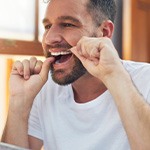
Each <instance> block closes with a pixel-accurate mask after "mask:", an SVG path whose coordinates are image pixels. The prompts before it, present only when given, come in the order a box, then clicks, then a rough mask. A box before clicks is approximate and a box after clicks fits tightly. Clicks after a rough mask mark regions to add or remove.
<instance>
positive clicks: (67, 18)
mask: <svg viewBox="0 0 150 150" xmlns="http://www.w3.org/2000/svg"><path fill="white" fill-rule="evenodd" d="M57 20H58V21H67V20H68V21H71V22H74V23H77V24H81V22H80V21H79V20H78V19H76V18H74V17H72V16H60V17H58V18H57ZM42 22H43V24H44V23H47V22H49V20H48V19H47V18H44V19H43V21H42Z"/></svg>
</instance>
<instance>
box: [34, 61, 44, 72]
mask: <svg viewBox="0 0 150 150" xmlns="http://www.w3.org/2000/svg"><path fill="white" fill-rule="evenodd" d="M42 65H43V62H42V61H41V60H38V61H36V64H35V66H34V70H33V73H34V74H39V73H40V72H41V69H42Z"/></svg>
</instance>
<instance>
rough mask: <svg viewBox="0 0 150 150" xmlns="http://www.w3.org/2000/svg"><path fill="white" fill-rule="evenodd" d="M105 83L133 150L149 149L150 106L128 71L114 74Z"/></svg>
mask: <svg viewBox="0 0 150 150" xmlns="http://www.w3.org/2000/svg"><path fill="white" fill-rule="evenodd" d="M105 84H106V86H107V88H108V89H109V91H110V93H111V94H112V96H113V98H114V100H115V103H116V106H117V108H118V111H119V114H120V117H121V119H122V123H123V125H124V128H125V130H126V133H127V136H128V139H129V142H130V145H131V148H132V150H143V149H144V150H149V149H150V143H149V141H150V106H149V105H148V104H147V103H146V102H145V100H144V99H143V97H142V96H141V95H140V93H139V92H138V90H137V89H136V87H135V86H134V84H133V83H132V80H131V78H130V76H129V75H128V73H127V72H124V71H123V73H118V74H116V75H115V74H114V75H113V76H111V77H110V78H107V80H105Z"/></svg>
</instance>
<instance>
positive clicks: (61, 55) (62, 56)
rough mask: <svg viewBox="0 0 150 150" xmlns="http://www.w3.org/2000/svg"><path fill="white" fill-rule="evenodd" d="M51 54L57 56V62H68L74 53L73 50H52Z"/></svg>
mask: <svg viewBox="0 0 150 150" xmlns="http://www.w3.org/2000/svg"><path fill="white" fill-rule="evenodd" d="M51 56H53V57H55V61H54V63H55V64H60V63H64V62H67V61H68V60H69V59H70V58H71V56H72V53H71V51H64V52H52V53H51Z"/></svg>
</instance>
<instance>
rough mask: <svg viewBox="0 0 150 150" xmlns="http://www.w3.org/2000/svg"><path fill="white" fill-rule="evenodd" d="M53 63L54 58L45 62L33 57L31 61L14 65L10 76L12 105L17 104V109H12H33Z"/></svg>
mask: <svg viewBox="0 0 150 150" xmlns="http://www.w3.org/2000/svg"><path fill="white" fill-rule="evenodd" d="M53 61H54V58H52V57H51V58H47V59H46V60H45V61H44V62H42V61H40V60H37V59H36V58H35V57H32V58H31V59H30V60H23V61H22V62H20V61H16V62H15V63H14V66H13V68H12V72H11V76H10V105H11V104H12V103H13V104H15V105H13V106H15V108H12V107H11V108H12V109H17V108H19V107H23V108H24V109H27V110H29V109H31V106H32V103H33V100H34V98H35V96H36V95H37V94H38V92H39V91H40V89H41V88H42V86H43V85H44V84H45V82H46V81H47V79H48V72H49V69H50V64H51V63H52V62H53ZM12 99H13V101H11V100H12ZM15 99H16V100H17V102H15ZM18 99H20V100H19V101H18Z"/></svg>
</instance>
